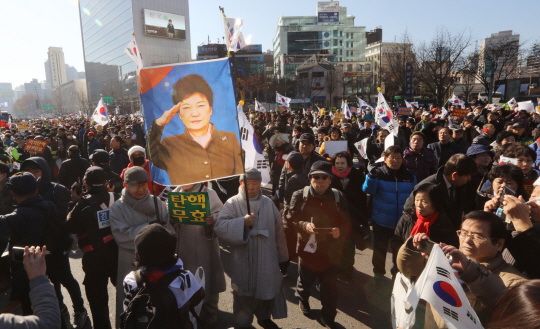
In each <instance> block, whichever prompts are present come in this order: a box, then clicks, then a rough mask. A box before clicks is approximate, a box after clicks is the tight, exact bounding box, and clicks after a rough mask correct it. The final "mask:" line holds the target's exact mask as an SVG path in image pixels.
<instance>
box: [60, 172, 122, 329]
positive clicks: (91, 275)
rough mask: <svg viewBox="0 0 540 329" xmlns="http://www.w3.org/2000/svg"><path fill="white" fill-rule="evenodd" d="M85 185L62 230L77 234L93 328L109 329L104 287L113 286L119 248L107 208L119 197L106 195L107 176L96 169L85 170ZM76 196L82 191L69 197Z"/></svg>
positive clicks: (105, 288)
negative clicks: (81, 252) (109, 282)
mask: <svg viewBox="0 0 540 329" xmlns="http://www.w3.org/2000/svg"><path fill="white" fill-rule="evenodd" d="M84 185H85V187H86V190H87V191H88V192H87V193H85V194H84V195H80V193H79V195H75V196H74V199H80V201H78V202H77V204H76V205H75V207H74V208H73V210H71V212H70V213H69V215H68V218H67V222H66V224H65V227H66V230H67V231H68V232H69V233H73V234H77V238H78V243H79V248H81V249H82V250H83V251H84V255H83V258H82V266H83V271H84V273H85V278H84V281H83V284H84V285H85V286H86V297H87V298H88V303H89V304H90V310H91V312H92V319H93V320H94V327H96V328H111V323H110V320H109V318H110V316H109V307H108V300H109V295H108V292H107V284H108V280H109V279H110V280H111V283H112V284H113V285H115V284H116V273H117V267H118V246H117V245H116V242H115V241H114V238H113V236H112V232H111V227H110V222H109V208H110V206H112V204H113V203H114V201H115V200H117V199H119V198H120V195H119V194H117V193H110V192H107V174H106V173H105V170H103V169H102V168H100V167H97V166H93V167H90V168H88V170H86V173H85V175H84ZM78 192H82V191H76V190H75V189H73V190H72V194H77V193H78Z"/></svg>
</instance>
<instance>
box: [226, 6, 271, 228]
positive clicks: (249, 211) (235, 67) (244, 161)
mask: <svg viewBox="0 0 540 329" xmlns="http://www.w3.org/2000/svg"><path fill="white" fill-rule="evenodd" d="M219 10H220V11H221V13H222V14H223V18H225V17H227V16H225V8H224V7H221V6H219ZM227 55H228V57H229V70H230V71H231V79H232V83H233V91H235V90H236V76H237V73H238V72H237V65H236V61H235V63H234V72H233V70H232V67H231V66H232V62H231V60H230V58H231V52H230V51H228V49H227ZM232 58H233V59H235V57H234V51H233V56H232ZM238 103H239V104H240V105H242V106H244V100H240V102H238ZM235 104H236V96H235ZM242 110H243V109H242ZM236 111H237V113H236V124H237V125H238V132H239V133H241V131H240V121H239V120H238V108H237V109H236ZM240 136H242V135H240ZM240 154H241V155H242V170H243V172H244V184H247V183H246V152H244V149H243V148H242V138H240ZM218 184H219V182H218ZM259 193H262V192H259ZM244 194H245V195H246V206H247V212H248V213H247V214H248V215H249V214H251V207H250V206H249V195H248V192H247V185H244ZM249 228H253V226H250V227H249Z"/></svg>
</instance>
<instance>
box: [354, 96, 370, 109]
mask: <svg viewBox="0 0 540 329" xmlns="http://www.w3.org/2000/svg"><path fill="white" fill-rule="evenodd" d="M356 98H358V107H364V106H365V107H367V108H370V109H372V110H373V107H371V105H369V104H368V103H366V101H365V100H363V99H361V98H360V97H356Z"/></svg>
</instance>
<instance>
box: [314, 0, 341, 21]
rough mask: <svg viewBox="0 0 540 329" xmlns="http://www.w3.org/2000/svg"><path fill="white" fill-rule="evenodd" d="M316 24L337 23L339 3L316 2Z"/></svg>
mask: <svg viewBox="0 0 540 329" xmlns="http://www.w3.org/2000/svg"><path fill="white" fill-rule="evenodd" d="M317 22H319V23H337V22H339V1H325V2H317Z"/></svg>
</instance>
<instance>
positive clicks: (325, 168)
mask: <svg viewBox="0 0 540 329" xmlns="http://www.w3.org/2000/svg"><path fill="white" fill-rule="evenodd" d="M316 174H324V175H327V176H331V175H332V164H331V163H330V162H328V161H323V160H319V161H316V162H315V163H314V164H313V165H311V169H310V170H309V176H311V175H316Z"/></svg>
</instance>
